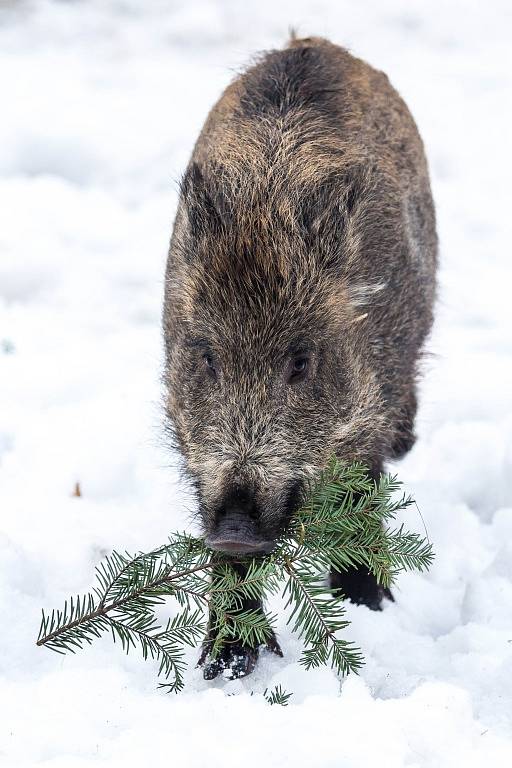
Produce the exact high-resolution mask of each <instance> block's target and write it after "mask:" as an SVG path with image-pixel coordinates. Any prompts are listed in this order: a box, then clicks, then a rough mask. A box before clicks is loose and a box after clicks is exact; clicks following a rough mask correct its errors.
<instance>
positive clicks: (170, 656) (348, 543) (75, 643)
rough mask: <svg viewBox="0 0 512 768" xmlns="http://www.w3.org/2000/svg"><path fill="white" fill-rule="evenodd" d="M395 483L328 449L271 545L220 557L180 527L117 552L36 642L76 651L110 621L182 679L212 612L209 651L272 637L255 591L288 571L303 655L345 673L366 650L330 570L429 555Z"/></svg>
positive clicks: (397, 564) (389, 564) (392, 565)
mask: <svg viewBox="0 0 512 768" xmlns="http://www.w3.org/2000/svg"><path fill="white" fill-rule="evenodd" d="M399 488H400V483H399V482H398V481H397V479H396V477H391V476H382V477H381V478H380V479H379V481H378V482H375V481H374V480H372V479H371V478H370V477H369V476H368V473H367V470H366V468H365V467H364V466H363V465H361V464H352V465H347V464H344V463H343V462H339V461H337V460H335V459H333V461H332V462H331V463H330V464H329V466H328V467H327V468H326V470H325V471H324V472H323V473H322V474H321V476H320V478H319V479H318V481H317V482H316V483H314V484H313V485H312V486H311V488H310V491H309V494H308V498H307V501H306V502H305V503H304V505H303V506H302V507H301V508H300V509H299V510H298V511H297V512H296V514H295V515H294V516H293V518H292V520H291V521H290V525H289V527H288V530H287V531H286V532H285V533H283V535H282V536H281V537H280V538H279V539H278V540H277V542H276V545H275V548H274V550H273V552H272V553H271V554H270V555H268V556H265V557H259V558H250V557H242V556H240V557H239V558H238V559H236V560H221V559H220V556H219V554H218V553H214V552H212V551H211V550H210V549H208V547H206V545H205V544H204V542H203V541H202V540H200V539H197V538H194V537H192V536H189V535H187V534H174V535H173V536H172V537H171V539H170V540H169V542H168V543H167V544H165V545H163V546H162V547H159V548H158V549H155V550H153V551H151V552H149V553H139V554H137V555H135V556H133V557H132V556H130V555H129V554H128V553H124V554H120V553H119V552H112V554H111V555H109V556H108V557H107V558H106V559H105V560H104V561H103V562H102V563H100V565H99V566H98V567H97V568H96V586H95V587H94V588H93V591H92V592H91V593H88V594H86V595H85V596H79V597H76V598H71V599H70V600H69V601H66V602H65V604H64V608H63V609H62V610H57V611H55V610H54V611H52V612H51V613H50V614H46V613H44V611H43V615H42V620H41V625H40V630H39V636H38V639H37V645H40V646H41V645H45V646H47V647H49V648H50V649H52V650H54V651H57V652H59V653H65V652H66V651H71V652H72V653H74V652H75V651H76V650H77V649H80V648H83V646H84V645H85V644H86V643H91V642H93V640H94V639H95V638H97V637H100V636H101V635H102V634H104V633H105V632H110V633H111V634H112V637H113V640H114V642H115V641H119V642H120V643H121V646H122V648H123V649H124V650H125V651H126V652H127V653H128V652H129V651H130V649H132V648H134V647H140V649H141V651H142V655H143V658H144V659H147V658H151V659H153V660H155V661H157V662H158V665H159V667H158V673H159V674H161V675H162V676H163V677H164V678H165V679H166V680H168V681H169V682H164V683H162V684H161V687H163V688H165V689H166V690H171V691H179V690H181V688H182V687H183V682H184V681H183V673H184V669H185V659H184V650H185V647H186V646H187V645H188V646H194V645H195V644H196V643H197V642H198V641H199V640H200V638H201V635H202V634H204V632H205V625H206V618H208V629H209V637H210V639H209V641H208V653H209V655H210V656H211V657H212V658H216V656H217V655H218V654H219V653H220V652H221V651H222V649H223V648H224V646H225V645H226V644H229V643H231V642H241V643H242V644H244V645H246V646H249V647H258V646H260V645H263V644H266V643H267V642H268V641H269V640H270V639H271V638H272V637H273V636H274V623H275V617H274V616H267V615H265V613H264V612H263V611H262V610H261V609H260V608H259V607H258V606H259V601H260V600H264V599H267V598H268V597H269V596H270V595H273V594H276V593H277V592H278V591H279V590H280V589H281V588H282V583H283V582H284V590H283V595H284V597H285V600H286V610H288V611H289V616H288V624H289V625H290V627H291V629H292V631H293V632H295V633H296V634H297V635H298V636H299V638H300V639H301V640H302V642H303V644H304V651H303V654H302V657H301V663H302V664H303V665H304V666H305V667H306V669H310V668H312V667H316V666H319V665H321V664H328V665H329V666H331V667H332V668H333V669H334V670H335V671H336V672H337V673H338V674H347V673H348V672H349V671H357V669H358V668H359V667H360V666H361V664H362V663H363V657H362V655H361V652H360V651H359V649H358V648H356V647H355V646H354V645H353V644H352V643H350V642H347V641H346V640H343V639H341V638H340V637H339V636H338V635H339V633H340V632H342V631H344V630H345V629H346V628H347V626H348V621H347V620H346V619H345V612H344V607H343V601H342V599H340V597H339V596H335V597H333V596H331V595H330V593H328V591H327V587H326V585H325V582H324V577H323V572H325V571H328V570H330V569H331V568H335V569H337V570H341V571H343V570H347V569H348V568H352V567H357V566H363V567H365V568H368V570H369V571H371V572H372V573H373V574H374V575H375V576H376V578H377V580H378V581H379V583H381V584H382V585H384V586H389V585H390V584H392V583H393V581H394V579H395V578H396V575H397V573H399V572H400V571H403V570H413V569H415V570H419V571H422V570H425V569H427V568H428V567H429V566H430V564H431V562H432V559H433V553H432V547H431V544H430V542H428V540H425V539H423V538H422V537H420V536H419V535H418V534H416V533H410V532H407V531H406V530H405V529H404V526H403V525H399V526H398V527H395V528H392V527H389V526H390V524H391V523H393V522H394V521H395V519H396V516H397V514H398V512H399V511H402V510H404V509H406V508H407V507H408V506H409V505H410V504H411V503H413V502H412V500H411V499H410V498H409V497H405V496H401V497H397V496H396V494H397V491H398V490H399ZM169 596H170V597H172V598H174V599H175V600H176V602H177V604H178V612H177V613H176V615H175V616H174V618H173V619H169V620H168V621H167V624H166V625H165V626H164V627H162V626H160V624H159V622H158V620H157V617H156V614H155V608H156V606H158V605H161V604H162V603H163V602H165V601H166V600H167V598H168V597H169ZM276 690H277V689H276ZM281 694H282V695H281ZM281 694H280V693H276V694H275V696H274V695H273V693H272V694H270V698H272V699H273V700H272V701H270V703H282V704H284V703H285V702H284V698H283V697H285V698H286V701H287V699H288V698H289V695H290V694H285V692H281Z"/></svg>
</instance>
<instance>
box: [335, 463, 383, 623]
mask: <svg viewBox="0 0 512 768" xmlns="http://www.w3.org/2000/svg"><path fill="white" fill-rule="evenodd" d="M381 473H382V466H381V465H380V462H378V463H375V464H374V466H373V468H372V470H371V473H370V474H371V476H372V477H373V478H374V479H375V480H377V479H378V478H379V476H380V474H381ZM330 583H331V589H332V590H333V593H334V594H335V595H340V596H343V597H344V598H346V599H347V600H350V602H351V603H357V604H360V605H367V606H368V608H371V610H372V611H381V610H382V600H383V598H385V597H386V598H387V599H388V600H392V601H393V602H394V597H393V595H392V594H391V591H390V590H389V589H387V588H386V587H382V586H381V585H380V584H379V583H378V582H377V579H376V578H375V576H374V575H373V573H370V572H369V571H368V568H366V567H365V566H358V567H357V568H349V569H348V570H346V571H336V570H334V569H332V571H331V579H330Z"/></svg>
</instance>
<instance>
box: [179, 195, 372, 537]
mask: <svg viewBox="0 0 512 768" xmlns="http://www.w3.org/2000/svg"><path fill="white" fill-rule="evenodd" d="M202 210H203V213H204V203H203V209H202ZM209 213H210V215H209V216H208V217H207V221H208V226H207V227H205V225H204V218H202V219H200V221H199V223H198V221H197V220H195V221H194V214H193V213H191V212H190V210H189V211H188V212H187V213H186V215H185V212H184V210H183V208H182V209H181V212H179V213H178V218H177V222H176V225H175V232H174V236H173V243H172V246H171V256H170V262H169V270H168V274H167V285H166V300H165V310H164V329H165V336H166V349H167V368H166V383H167V387H168V400H167V410H168V415H169V417H170V420H171V423H172V425H173V430H174V434H175V436H176V440H177V443H178V446H179V448H180V451H181V453H182V455H183V457H184V461H185V467H186V470H187V472H188V474H189V475H190V476H191V478H192V480H193V483H194V485H195V487H196V490H197V495H198V502H199V513H200V516H201V520H202V525H203V531H204V535H205V537H206V541H207V543H208V544H209V545H210V546H212V547H213V548H216V549H219V550H222V551H227V552H229V551H232V552H258V551H260V552H264V551H269V550H270V549H271V548H272V545H273V542H274V540H275V538H276V537H277V536H278V535H279V534H280V533H281V532H282V531H283V529H284V528H285V527H286V524H287V522H288V521H289V518H290V516H291V514H292V513H293V511H294V510H295V509H296V508H297V506H298V505H299V504H300V502H301V498H302V495H303V492H304V490H305V488H306V485H307V481H308V480H309V479H311V478H312V477H313V476H314V475H316V474H317V472H318V471H319V470H320V469H321V468H322V467H323V466H325V464H326V462H327V460H328V458H329V456H330V455H331V454H332V453H333V452H336V453H337V454H338V455H342V456H343V455H344V456H346V457H347V458H353V457H355V456H357V450H356V448H355V442H354V441H353V439H352V438H357V439H358V440H360V439H361V438H362V431H361V426H362V425H361V423H359V429H358V428H357V424H358V419H357V416H356V415H355V407H356V404H357V408H359V409H360V407H361V382H362V379H363V378H364V376H363V372H362V369H361V366H360V363H359V357H358V351H357V349H356V347H357V339H355V337H354V334H349V333H348V332H347V328H349V329H350V327H351V326H350V323H351V321H350V320H348V319H347V314H346V305H345V304H344V302H343V285H342V283H341V282H340V280H339V278H338V277H337V276H336V275H334V274H333V273H332V271H331V270H329V269H326V268H325V266H324V265H322V264H321V263H318V259H315V258H314V257H311V254H310V253H309V252H307V251H306V249H305V247H304V242H303V240H301V239H296V240H295V241H293V238H291V235H290V233H287V235H286V237H285V238H284V237H282V232H281V231H275V230H274V231H273V232H272V231H269V230H268V229H265V230H264V231H259V232H255V231H254V227H253V230H252V233H251V238H250V239H247V238H246V237H245V236H244V235H241V234H240V228H239V227H238V228H233V227H232V228H231V229H230V230H227V229H226V228H225V226H224V225H222V226H221V224H220V223H219V221H217V222H216V223H214V226H213V227H212V221H211V210H210V211H209ZM370 389H371V387H370ZM363 390H364V387H363ZM360 421H361V420H360V419H359V422H360ZM363 431H364V430H363ZM351 436H352V438H351Z"/></svg>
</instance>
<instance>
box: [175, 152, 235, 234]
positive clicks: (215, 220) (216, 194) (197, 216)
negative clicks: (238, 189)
mask: <svg viewBox="0 0 512 768" xmlns="http://www.w3.org/2000/svg"><path fill="white" fill-rule="evenodd" d="M180 188H181V195H182V198H183V200H184V201H185V209H186V211H187V216H188V221H189V225H190V232H191V234H192V236H193V237H194V238H199V237H202V236H204V235H220V234H221V233H222V231H223V230H224V228H225V224H226V223H227V219H228V217H229V210H228V205H227V200H226V199H225V197H224V195H223V193H222V191H221V189H220V187H219V186H218V184H216V183H215V182H211V181H209V180H208V179H207V178H206V176H205V175H204V173H203V171H202V170H201V168H200V167H199V165H198V164H197V163H196V162H191V163H190V165H189V167H188V168H187V170H186V172H185V175H184V176H183V179H182V181H181V185H180Z"/></svg>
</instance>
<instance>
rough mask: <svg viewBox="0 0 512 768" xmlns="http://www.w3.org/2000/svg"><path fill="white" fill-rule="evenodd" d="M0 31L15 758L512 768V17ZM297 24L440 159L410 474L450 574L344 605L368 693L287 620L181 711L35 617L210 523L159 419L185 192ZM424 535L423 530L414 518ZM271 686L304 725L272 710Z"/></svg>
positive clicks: (108, 10)
mask: <svg viewBox="0 0 512 768" xmlns="http://www.w3.org/2000/svg"><path fill="white" fill-rule="evenodd" d="M0 13H1V23H0V90H1V92H2V104H3V109H2V112H3V114H2V120H1V121H0V173H1V178H0V210H1V211H2V214H3V215H2V225H1V230H0V382H1V384H0V386H1V397H0V573H1V575H0V625H1V632H0V648H1V650H0V764H1V765H2V766H5V768H14V767H15V766H16V767H17V766H36V765H37V766H45V767H46V768H50V767H51V768H57V767H59V768H61V767H62V768H75V766H76V767H78V766H80V767H82V766H92V765H94V766H117V765H136V764H143V765H146V764H147V765H149V764H151V763H152V764H154V765H167V764H169V763H170V762H174V763H175V764H178V765H186V766H191V768H192V767H193V766H198V767H201V768H202V766H204V765H208V766H209V768H216V766H223V767H224V768H228V767H229V766H240V765H244V766H252V765H257V764H260V765H261V764H265V765H280V766H293V767H294V768H300V766H305V767H306V766H307V767H308V768H311V766H319V767H321V768H330V767H331V766H332V767H333V768H334V767H336V768H339V767H340V766H347V767H349V766H350V768H358V767H359V766H361V768H363V767H364V768H366V767H367V766H368V765H373V764H375V765H376V764H378V765H379V766H380V768H387V766H389V768H401V767H402V766H404V767H405V766H408V767H410V768H412V767H413V766H414V767H416V766H418V767H419V766H421V767H423V766H425V767H426V766H428V767H430V766H431V767H432V768H442V767H443V766H454V765H456V764H461V765H464V766H467V767H471V766H483V765H486V766H487V765H492V766H493V768H494V767H495V766H496V767H500V766H510V765H511V764H512V493H511V490H512V488H511V486H512V406H511V392H512V343H511V336H510V326H511V311H510V299H509V294H510V275H511V268H510V259H509V250H510V249H509V244H510V242H511V235H512V232H511V227H512V225H511V217H510V209H511V203H512V200H511V193H510V183H509V176H510V159H509V155H508V153H507V147H508V145H509V139H510V136H509V134H510V121H511V105H510V92H511V72H510V67H509V65H508V58H507V55H508V52H509V51H508V46H509V42H510V33H511V31H512V30H511V24H510V16H509V11H508V4H507V3H505V2H497V1H495V2H493V3H487V4H485V7H484V6H482V5H481V4H476V3H462V2H457V1H456V0H453V1H452V2H443V3H441V2H440V1H438V2H431V3H428V4H425V5H423V4H414V5H413V4H411V3H410V2H406V0H388V1H387V2H386V3H377V2H369V0H367V1H365V2H360V3H358V4H357V5H356V4H354V3H349V2H340V1H338V2H334V1H332V2H327V0H317V2H315V3H313V2H307V0H295V2H293V3H292V2H290V1H289V0H286V2H282V3H280V4H276V3H273V2H272V3H271V2H270V1H269V0H258V2H256V1H255V2H250V3H239V2H235V1H234V0H225V1H224V2H216V3H215V2H207V1H206V0H205V1H204V2H201V0H193V1H192V2H189V3H187V4H186V5H185V4H181V3H169V2H164V1H163V0H152V2H148V3H138V2H136V1H135V0H116V1H114V0H90V1H89V2H85V1H84V2H57V1H56V0H53V1H50V0H40V1H39V2H36V1H35V0H34V1H33V2H28V1H27V2H23V1H22V0H19V1H18V2H15V0H11V2H4V3H2V4H1V11H0ZM289 25H294V26H295V27H297V28H298V31H299V32H300V33H303V34H311V33H316V34H325V35H328V36H330V37H331V38H332V39H333V40H335V41H337V42H340V43H343V44H346V45H348V46H349V47H351V48H352V49H353V50H354V52H356V53H357V54H359V55H361V56H363V57H364V58H367V59H368V60H369V61H370V62H371V63H373V64H374V65H376V66H378V67H380V68H382V69H384V70H385V71H386V72H387V73H388V74H389V76H390V78H391V80H392V81H393V83H394V84H395V85H396V86H397V88H398V89H399V90H400V91H401V93H402V94H403V95H404V97H405V98H406V100H407V101H408V103H409V105H410V106H411V108H412V110H413V112H414V114H415V116H416V118H417V121H418V123H419V126H420V129H421V131H422V134H423V136H424V138H425V142H426V145H427V150H428V154H429V158H430V163H431V168H432V174H433V186H434V194H435V198H436V201H437V205H438V215H439V231H440V237H441V252H442V272H441V296H440V302H439V312H438V322H437V326H436V330H435V333H434V336H433V339H432V341H431V344H430V351H431V352H432V353H433V355H432V356H431V357H429V358H427V359H426V362H425V374H426V375H425V380H424V384H423V395H422V407H421V412H420V417H419V433H420V440H419V441H418V444H417V446H416V447H415V449H414V451H413V452H412V453H411V454H410V455H409V456H408V457H407V459H406V460H405V461H403V462H402V464H401V465H400V467H399V468H397V469H398V471H399V473H400V476H401V478H402V479H403V480H404V481H405V482H406V485H407V490H409V491H410V492H412V493H414V495H415V496H416V498H417V500H418V505H419V508H420V509H421V513H422V516H423V519H424V521H425V524H426V526H427V529H428V532H429V535H430V538H431V539H432V541H433V542H434V546H435V550H436V553H437V560H436V563H435V565H434V567H433V569H432V571H431V572H430V573H429V574H428V575H425V576H419V575H416V574H409V575H407V576H404V577H403V578H402V579H401V581H400V585H399V588H398V589H397V590H396V598H397V600H396V603H395V604H392V605H387V606H386V609H385V611H384V612H383V613H382V614H379V615H376V614H374V613H372V612H370V611H368V610H367V609H366V608H364V607H355V606H350V607H349V615H350V618H351V620H352V626H351V628H350V636H351V638H352V639H354V640H355V641H356V642H357V643H359V644H360V645H361V647H362V648H363V650H364V652H365V654H366V659H367V664H366V666H365V668H364V669H363V671H362V673H361V675H360V676H359V677H355V676H354V677H351V678H349V679H347V680H345V681H343V682H341V683H340V681H338V680H337V679H336V678H335V676H334V675H332V674H331V673H330V672H329V671H328V670H316V671H313V672H310V673H306V672H304V670H303V669H302V668H301V667H300V666H299V665H298V663H297V660H298V657H299V648H298V645H297V643H296V641H295V640H294V639H293V638H292V636H291V635H290V634H289V632H288V631H287V629H286V627H285V626H284V625H282V626H281V645H282V647H283V650H284V652H285V658H284V659H282V660H281V659H277V658H269V657H263V658H262V660H261V663H260V664H259V666H258V669H257V671H256V672H255V674H254V675H253V676H252V677H251V678H248V679H246V680H243V681H235V682H231V683H228V682H223V681H215V683H213V684H211V683H210V684H207V683H206V682H204V681H203V680H202V678H201V675H200V673H199V672H198V671H197V670H195V669H194V668H193V662H194V660H195V656H196V654H194V653H190V654H189V659H190V661H191V667H192V668H191V670H190V672H189V673H188V682H187V689H186V692H185V693H184V694H182V695H180V696H179V697H168V696H165V695H164V694H162V693H159V692H157V691H156V690H155V687H154V685H155V678H154V669H153V667H152V666H151V665H150V664H144V663H142V662H141V661H139V659H138V657H137V656H136V655H135V654H134V655H131V656H130V657H126V656H124V655H122V653H121V651H120V649H118V648H112V647H111V645H110V642H109V641H108V640H105V642H100V643H98V644H97V645H95V646H94V647H92V648H90V649H88V650H86V651H84V652H82V653H81V654H79V655H78V656H77V657H72V656H70V657H59V656H57V655H54V654H50V653H48V652H46V651H45V650H42V649H37V648H36V647H35V645H34V638H35V635H36V634H37V629H38V624H39V615H40V613H39V612H40V609H41V607H42V606H45V607H52V606H57V605H59V604H60V603H61V602H62V600H63V599H64V598H65V597H67V596H68V594H70V593H71V592H73V591H78V592H79V591H83V590H85V589H87V588H88V587H89V586H90V583H91V576H92V571H93V566H94V564H95V563H97V562H98V560H99V559H100V558H101V557H102V555H103V554H104V553H105V552H106V551H107V550H109V549H110V548H111V547H112V546H116V547H119V548H127V549H129V550H134V549H141V548H142V549H145V548H149V547H152V546H155V545H158V544H160V543H161V542H162V541H164V540H165V538H166V536H167V534H168V532H169V531H171V530H174V529H177V528H182V527H184V526H187V525H190V524H191V513H192V511H193V510H192V505H191V502H190V500H189V499H188V497H187V495H186V489H184V488H182V487H180V485H179V482H178V476H177V470H176V463H177V462H176V457H175V456H173V455H172V453H171V452H170V450H169V447H168V446H167V444H166V439H165V433H164V430H163V429H162V423H161V411H160V384H159V374H160V366H161V339H160V328H159V316H160V306H161V299H162V282H163V269H164V260H165V252H166V248H167V241H168V237H169V234H170V229H171V223H172V217H173V212H174V207H175V203H176V180H177V179H178V178H179V175H180V173H181V172H182V170H183V168H184V165H185V163H186V160H187V157H188V155H189V152H190V150H191V147H192V144H193V142H194V139H195V137H196V135H197V132H198V130H199V128H200V126H201V123H202V121H203V119H204V117H205V114H206V112H207V109H208V108H209V106H210V105H211V104H212V102H213V101H214V99H215V98H216V97H217V95H218V94H219V93H220V91H221V89H222V88H223V86H224V85H225V84H226V83H227V82H228V80H229V79H230V77H231V75H232V71H233V69H237V68H239V67H240V66H242V65H243V64H244V63H245V62H246V61H247V59H248V57H249V55H251V54H252V53H253V52H254V51H256V50H259V49H263V48H268V47H272V46H279V45H281V44H282V43H283V42H284V40H285V37H286V34H287V29H288V26H289ZM507 163H508V167H507ZM433 477H435V478H436V480H435V482H433V480H432V478H433ZM76 482H79V483H80V485H81V489H82V493H83V495H82V497H81V498H75V497H73V495H72V494H73V488H74V485H75V483H76ZM409 524H410V525H411V526H413V527H416V528H417V529H418V530H422V526H423V523H422V521H421V519H420V517H419V515H416V514H415V512H414V511H413V512H412V513H411V514H410V519H409ZM277 683H280V684H281V685H282V686H283V687H284V688H286V689H287V690H289V691H293V697H292V699H291V703H290V705H289V706H288V707H287V708H280V707H270V706H269V705H268V704H267V703H266V702H265V700H264V699H263V697H262V695H261V694H262V692H263V690H264V689H265V688H266V687H272V686H274V685H275V684H277ZM230 694H234V695H230Z"/></svg>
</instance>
